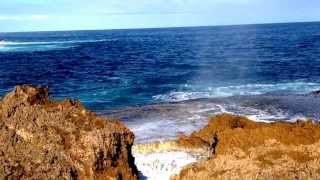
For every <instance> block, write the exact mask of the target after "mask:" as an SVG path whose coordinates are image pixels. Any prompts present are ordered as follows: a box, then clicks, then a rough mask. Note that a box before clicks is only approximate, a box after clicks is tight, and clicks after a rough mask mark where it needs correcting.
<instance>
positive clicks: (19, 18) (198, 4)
mask: <svg viewBox="0 0 320 180" xmlns="http://www.w3.org/2000/svg"><path fill="white" fill-rule="evenodd" d="M305 21H320V0H0V32H20V31H54V30H91V29H127V28H158V27H183V26H213V25H233V24H256V23H278V22H305Z"/></svg>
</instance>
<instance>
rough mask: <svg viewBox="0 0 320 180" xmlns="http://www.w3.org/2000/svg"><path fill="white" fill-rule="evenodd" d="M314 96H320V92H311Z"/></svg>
mask: <svg viewBox="0 0 320 180" xmlns="http://www.w3.org/2000/svg"><path fill="white" fill-rule="evenodd" d="M311 94H312V95H315V96H320V90H317V91H313V92H311Z"/></svg>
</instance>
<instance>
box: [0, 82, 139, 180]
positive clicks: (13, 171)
mask: <svg viewBox="0 0 320 180" xmlns="http://www.w3.org/2000/svg"><path fill="white" fill-rule="evenodd" d="M133 141H134V135H133V133H132V132H131V131H130V130H129V129H127V128H126V127H125V126H124V125H123V124H122V123H121V122H119V121H117V120H112V119H102V118H100V117H97V116H96V115H95V113H92V112H90V111H87V110H86V109H85V108H84V107H83V105H82V104H81V103H80V102H79V101H74V100H64V101H53V100H50V99H49V92H48V88H37V87H33V86H26V85H24V86H17V87H16V88H15V90H14V91H13V92H11V93H9V94H7V95H6V96H5V97H4V98H3V99H2V101H1V102H0V144H1V145H0V179H137V174H138V173H137V172H138V171H137V169H136V166H135V165H134V158H133V156H132V154H131V147H132V144H133Z"/></svg>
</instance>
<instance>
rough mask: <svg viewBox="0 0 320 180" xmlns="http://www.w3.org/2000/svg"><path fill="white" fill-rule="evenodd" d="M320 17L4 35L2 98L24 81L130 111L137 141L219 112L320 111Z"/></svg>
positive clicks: (125, 117) (260, 117)
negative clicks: (302, 20)
mask: <svg viewBox="0 0 320 180" xmlns="http://www.w3.org/2000/svg"><path fill="white" fill-rule="evenodd" d="M319 30H320V23H288V24H265V25H237V26H215V27H189V28H162V29H134V30H99V31H65V32H63V31H60V32H29V33H28V32H25V33H0V39H1V41H0V96H3V95H4V94H5V93H6V92H8V91H10V90H12V88H13V87H14V86H15V85H17V84H35V85H42V86H48V87H49V88H50V92H51V96H52V97H54V98H57V99H63V98H66V97H71V98H74V99H79V100H81V101H82V102H83V103H84V105H85V106H86V107H87V108H89V109H90V110H93V111H96V112H97V113H98V114H101V115H105V116H114V117H117V118H120V119H122V121H124V122H125V123H126V124H127V125H128V126H129V127H130V128H131V129H132V130H133V131H134V132H135V134H136V141H137V142H149V141H153V140H162V139H165V140H166V139H171V138H174V137H175V136H176V135H177V134H178V133H181V132H184V133H189V132H191V131H193V130H195V129H198V128H200V127H202V126H203V125H205V124H206V122H207V118H208V117H209V116H211V115H214V114H218V113H224V112H226V113H233V114H239V115H245V116H247V117H249V118H251V119H253V120H256V121H274V120H276V119H278V120H287V121H294V120H296V119H307V118H312V119H315V120H319V119H320V103H319V102H320V101H319V97H318V96H315V95H312V94H310V92H312V91H316V90H320V31H319Z"/></svg>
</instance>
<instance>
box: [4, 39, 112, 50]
mask: <svg viewBox="0 0 320 180" xmlns="http://www.w3.org/2000/svg"><path fill="white" fill-rule="evenodd" d="M105 41H108V40H107V39H98V40H70V41H31V42H27V41H26V42H18V41H0V52H11V51H12V52H20V51H48V50H56V49H68V48H72V47H75V46H77V44H80V43H94V42H105Z"/></svg>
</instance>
